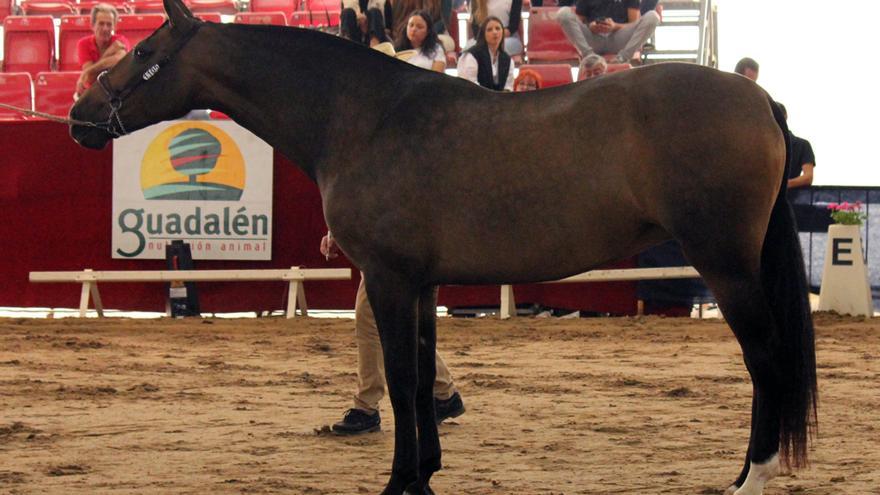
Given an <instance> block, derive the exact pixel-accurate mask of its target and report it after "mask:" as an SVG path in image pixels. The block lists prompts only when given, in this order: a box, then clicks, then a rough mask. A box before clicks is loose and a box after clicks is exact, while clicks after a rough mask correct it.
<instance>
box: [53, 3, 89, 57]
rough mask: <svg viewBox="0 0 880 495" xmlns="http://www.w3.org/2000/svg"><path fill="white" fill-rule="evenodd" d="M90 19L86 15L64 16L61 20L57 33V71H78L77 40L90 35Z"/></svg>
mask: <svg viewBox="0 0 880 495" xmlns="http://www.w3.org/2000/svg"><path fill="white" fill-rule="evenodd" d="M91 23H92V21H91V18H90V17H89V16H88V15H66V16H63V17H62V18H61V29H59V31H58V70H80V68H81V67H80V65H79V63H78V62H77V60H76V45H77V43H79V40H80V39H82V38H83V37H85V36H89V35H91V34H92V26H91Z"/></svg>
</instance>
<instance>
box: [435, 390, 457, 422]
mask: <svg viewBox="0 0 880 495" xmlns="http://www.w3.org/2000/svg"><path fill="white" fill-rule="evenodd" d="M434 414H435V415H436V416H437V424H438V425H439V424H440V423H442V422H443V421H445V420H447V419H449V418H457V417H459V416H461V415H462V414H464V403H463V402H462V401H461V395H460V394H459V393H458V392H456V393H454V394H452V397H450V398H448V399H446V400H441V399H438V398H436V397H435V398H434Z"/></svg>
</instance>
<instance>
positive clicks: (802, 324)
mask: <svg viewBox="0 0 880 495" xmlns="http://www.w3.org/2000/svg"><path fill="white" fill-rule="evenodd" d="M770 106H771V107H772V108H773V117H774V118H775V119H776V122H777V123H778V124H779V127H780V128H781V129H782V133H783V134H784V135H785V148H786V152H785V155H786V173H785V174H784V175H783V177H782V185H781V186H780V188H779V194H778V196H777V197H776V203H775V204H774V205H773V211H772V213H771V214H770V225H769V226H768V228H767V235H766V237H765V238H764V246H763V248H762V251H761V282H762V284H763V286H764V291H765V293H766V294H767V296H768V298H769V302H770V306H771V308H772V311H773V316H774V319H775V320H776V324H777V331H778V332H779V334H778V335H777V337H778V340H777V342H778V343H779V347H780V349H779V352H778V355H779V356H780V359H781V360H782V362H781V363H780V368H779V370H780V372H781V373H782V378H783V379H784V380H785V381H784V383H783V384H782V387H783V396H782V397H780V408H781V410H780V433H779V453H780V460H781V461H782V462H783V463H784V464H785V465H787V466H792V465H793V466H795V467H803V466H806V464H807V448H808V446H809V445H808V444H809V441H810V440H811V438H812V436H813V434H814V433H815V431H816V428H817V425H818V423H817V419H816V418H817V416H816V408H817V407H816V405H817V401H818V395H817V390H816V346H815V337H814V333H813V318H812V315H811V314H810V301H809V286H808V285H807V277H806V270H805V269H804V257H803V253H802V252H801V243H800V239H799V238H798V233H797V227H796V224H795V220H794V212H793V211H792V209H791V205H790V204H789V202H788V199H787V197H786V191H787V187H786V184H787V181H788V163H787V162H788V158H789V156H790V154H791V139H790V136H789V132H788V125H787V124H786V123H785V118H784V117H783V114H782V111H781V109H780V108H779V106H778V105H777V104H776V102H774V101H773V100H772V99H771V100H770Z"/></svg>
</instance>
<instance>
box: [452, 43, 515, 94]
mask: <svg viewBox="0 0 880 495" xmlns="http://www.w3.org/2000/svg"><path fill="white" fill-rule="evenodd" d="M479 71H480V67H479V64H478V63H477V59H476V57H474V56H473V55H471V53H470V52H465V53H464V54H462V56H461V59H459V61H458V77H462V78H464V79H467V80H468V81H471V82H474V83H477V84H480V83H479V81H478V80H477V73H478V72H479ZM492 79H493V80H494V81H495V82H498V57H492ZM504 90H505V91H513V61H512V60H511V61H510V69H508V70H507V81H505V82H504Z"/></svg>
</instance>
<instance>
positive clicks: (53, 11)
mask: <svg viewBox="0 0 880 495" xmlns="http://www.w3.org/2000/svg"><path fill="white" fill-rule="evenodd" d="M20 7H21V12H22V13H23V14H24V15H51V16H53V17H61V16H62V15H70V14H76V13H77V8H76V4H75V3H72V2H66V1H55V2H51V1H46V0H27V1H24V2H21V5H20Z"/></svg>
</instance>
